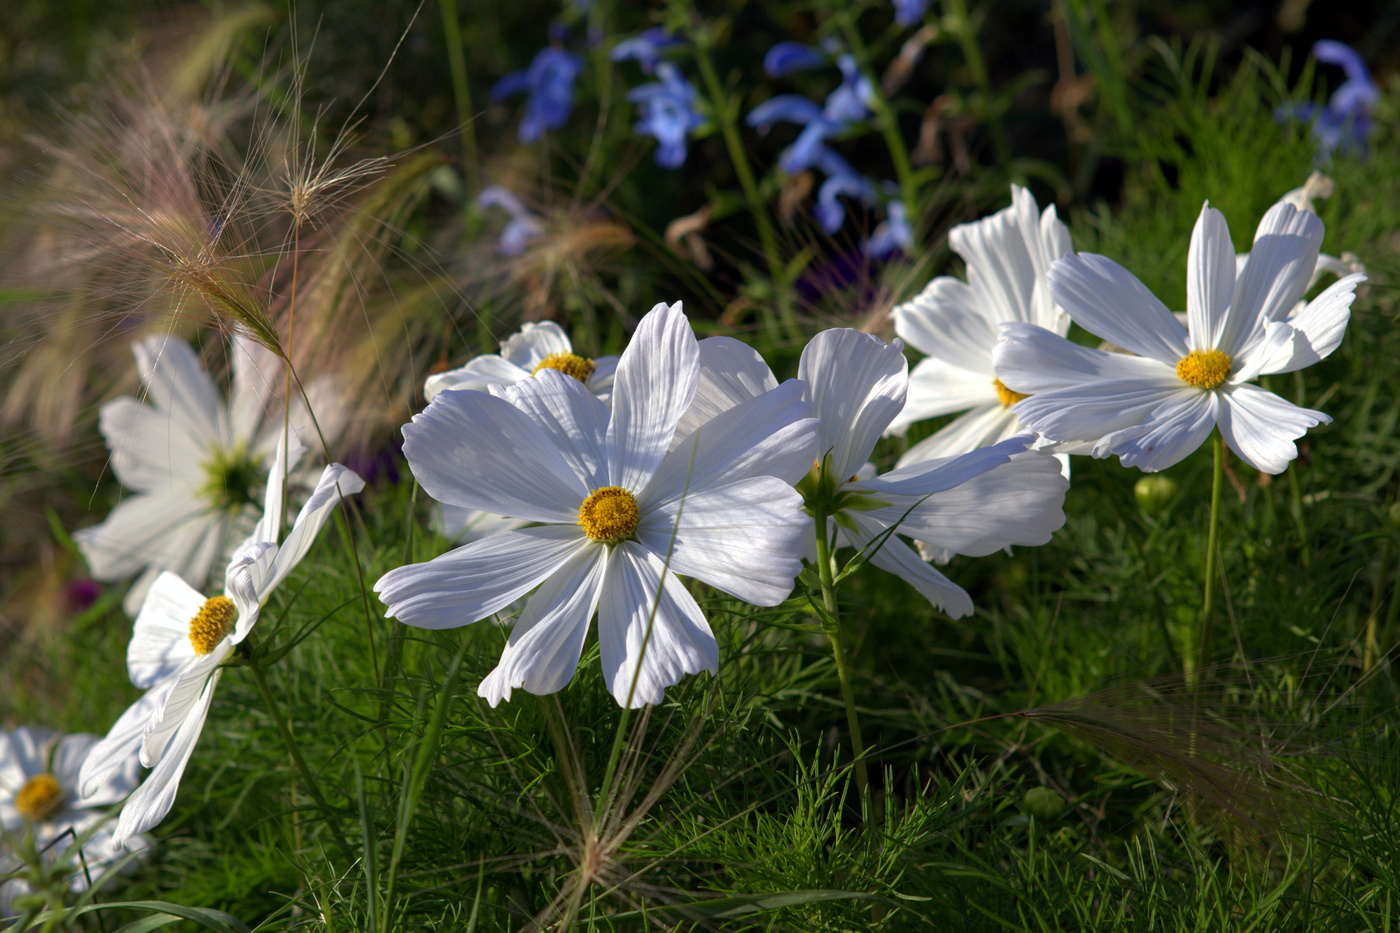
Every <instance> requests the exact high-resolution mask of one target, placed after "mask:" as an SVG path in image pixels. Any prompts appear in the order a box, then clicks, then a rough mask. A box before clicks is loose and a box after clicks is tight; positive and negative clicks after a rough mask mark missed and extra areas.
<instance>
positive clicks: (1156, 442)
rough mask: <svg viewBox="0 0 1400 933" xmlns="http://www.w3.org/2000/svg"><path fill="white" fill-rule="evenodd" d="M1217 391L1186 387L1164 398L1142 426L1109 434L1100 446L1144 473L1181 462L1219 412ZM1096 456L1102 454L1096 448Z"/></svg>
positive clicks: (1208, 431)
mask: <svg viewBox="0 0 1400 933" xmlns="http://www.w3.org/2000/svg"><path fill="white" fill-rule="evenodd" d="M1219 398H1220V396H1219V395H1218V394H1217V393H1216V392H1208V391H1205V390H1203V389H1191V388H1187V389H1183V390H1182V391H1181V392H1179V393H1177V394H1175V395H1172V396H1170V397H1169V398H1167V399H1165V400H1163V402H1162V403H1161V405H1159V406H1158V407H1157V408H1156V409H1155V410H1154V411H1153V412H1152V414H1151V415H1149V416H1148V417H1147V419H1146V420H1144V421H1143V423H1142V424H1140V425H1135V426H1133V427H1130V428H1124V429H1121V430H1118V431H1115V432H1113V433H1111V434H1106V435H1105V436H1104V437H1103V438H1102V439H1101V440H1100V441H1099V445H1100V446H1101V447H1103V448H1106V449H1108V450H1110V451H1112V452H1113V453H1115V454H1117V455H1118V457H1119V459H1120V460H1121V461H1122V463H1123V466H1126V467H1137V468H1138V469H1140V470H1142V471H1143V472H1144V473H1155V472H1157V471H1158V470H1165V469H1166V468H1167V467H1169V466H1171V465H1172V464H1174V463H1180V462H1181V461H1182V460H1184V459H1186V458H1187V457H1188V456H1190V455H1191V453H1192V452H1194V451H1195V450H1196V448H1198V447H1200V446H1201V444H1203V443H1205V439H1206V438H1207V437H1209V436H1210V432H1211V429H1212V428H1214V427H1215V424H1216V420H1217V418H1218V415H1219V409H1220V404H1219ZM1095 455H1096V456H1101V454H1099V452H1098V450H1097V449H1096V450H1095Z"/></svg>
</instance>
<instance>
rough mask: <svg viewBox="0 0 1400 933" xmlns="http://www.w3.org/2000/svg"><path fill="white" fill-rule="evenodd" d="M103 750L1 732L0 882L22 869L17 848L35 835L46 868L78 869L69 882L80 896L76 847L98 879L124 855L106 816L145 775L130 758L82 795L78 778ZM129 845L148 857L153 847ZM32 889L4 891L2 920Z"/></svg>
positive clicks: (23, 730) (9, 885)
mask: <svg viewBox="0 0 1400 933" xmlns="http://www.w3.org/2000/svg"><path fill="white" fill-rule="evenodd" d="M97 743H98V738H97V736H95V735H85V734H73V735H59V734H58V733H57V732H54V731H52V730H49V729H33V728H28V727H20V728H18V729H15V730H13V731H11V732H0V874H4V873H5V872H6V871H7V870H13V869H14V868H15V867H18V865H19V860H18V857H17V856H16V855H15V852H16V848H17V846H18V844H19V842H20V841H21V840H22V839H23V838H24V836H25V834H26V832H27V831H28V830H29V828H30V827H32V828H33V831H34V839H33V842H34V847H35V848H36V849H37V850H39V851H41V852H42V853H43V858H44V860H45V862H46V863H48V864H52V863H53V862H56V861H60V860H62V861H64V862H66V863H67V864H66V866H65V867H66V868H72V869H74V874H73V875H72V877H71V879H70V881H69V885H70V887H71V888H72V890H74V891H82V890H85V889H86V888H87V877H86V876H85V875H84V874H83V872H82V870H81V869H80V868H79V867H78V858H77V854H76V853H70V852H68V849H69V847H70V846H71V845H72V844H73V842H74V840H75V839H76V840H78V841H79V843H80V844H81V846H82V850H81V851H82V858H83V861H85V862H86V864H87V869H88V872H89V873H90V874H91V875H92V877H93V878H96V877H97V876H98V875H100V874H101V873H102V870H103V869H104V868H105V867H106V866H107V865H109V864H111V863H112V862H114V861H116V860H117V859H118V858H120V857H122V856H123V855H125V851H124V850H123V848H122V847H120V846H116V845H114V844H113V842H112V830H111V828H110V827H108V826H105V825H104V823H105V822H106V821H107V815H106V813H105V812H104V809H105V808H106V807H110V806H111V805H112V804H114V803H117V802H119V801H120V800H122V798H124V797H126V795H127V794H129V793H131V790H132V788H134V787H135V786H136V781H137V778H138V776H139V775H140V771H141V767H140V765H139V764H138V762H137V760H136V755H135V754H134V753H133V754H128V755H127V756H126V757H125V758H124V759H122V760H119V761H115V762H114V763H113V766H112V768H111V769H110V770H108V771H107V773H106V774H105V775H104V776H103V778H102V780H100V781H96V782H93V783H92V785H91V786H89V787H87V788H86V789H83V788H81V787H80V786H79V785H80V784H81V782H80V780H79V777H78V775H79V772H80V770H81V769H82V766H83V763H84V761H85V760H86V759H87V757H88V754H89V753H90V752H91V751H92V749H93V748H94V746H96V745H97ZM130 845H131V846H132V847H133V848H137V849H143V848H145V847H146V845H147V842H146V840H145V839H144V838H142V837H139V836H138V837H135V838H133V839H132V840H130ZM6 866H10V867H9V868H7V867H6ZM27 889H28V887H27V885H26V884H25V883H24V882H22V881H10V882H6V883H3V884H0V918H4V917H7V916H9V915H10V910H9V906H10V901H11V900H12V899H13V898H14V897H16V896H18V895H20V894H23V893H25V892H26V891H27Z"/></svg>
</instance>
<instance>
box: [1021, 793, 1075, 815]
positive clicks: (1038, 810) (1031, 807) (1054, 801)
mask: <svg viewBox="0 0 1400 933" xmlns="http://www.w3.org/2000/svg"><path fill="white" fill-rule="evenodd" d="M1021 807H1022V809H1024V810H1025V811H1026V812H1027V813H1029V814H1030V815H1031V816H1033V817H1035V818H1036V819H1038V820H1053V819H1056V818H1058V817H1059V815H1060V814H1061V813H1063V812H1064V809H1065V798H1063V797H1061V796H1060V795H1059V794H1057V793H1055V791H1053V790H1051V789H1050V788H1048V787H1032V788H1031V789H1030V790H1028V791H1026V796H1025V797H1023V798H1022V799H1021Z"/></svg>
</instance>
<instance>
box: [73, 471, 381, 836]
mask: <svg viewBox="0 0 1400 933" xmlns="http://www.w3.org/2000/svg"><path fill="white" fill-rule="evenodd" d="M280 460H281V455H280V451H279V454H278V456H277V457H275V458H274V462H273V468H272V471H271V473H270V478H269V481H268V484H267V496H266V501H265V507H264V511H263V516H262V518H261V519H260V520H259V521H258V524H257V526H256V528H255V529H254V532H253V534H252V536H251V537H250V538H249V539H248V541H247V542H245V543H244V544H243V546H242V547H240V548H239V549H238V551H237V552H236V553H235V554H234V556H233V560H232V561H231V562H230V563H229V565H228V568H227V570H226V571H225V574H224V592H223V595H221V596H214V597H210V598H207V599H206V598H205V597H204V596H203V595H202V594H200V593H199V592H197V591H196V590H195V589H194V588H192V587H191V586H190V585H189V584H188V583H186V582H185V581H184V580H182V579H181V578H180V577H179V576H177V575H176V574H173V573H169V572H166V573H162V574H161V575H160V576H159V577H157V578H156V581H155V583H154V584H152V586H151V589H150V592H149V593H148V594H147V596H146V601H145V603H143V604H142V606H141V611H140V613H138V614H137V616H136V624H135V627H134V629H133V631H132V636H131V642H130V644H128V646H127V651H126V667H127V673H128V674H129V675H130V676H131V682H132V683H134V684H135V685H136V686H138V687H142V688H144V689H146V691H147V692H146V694H145V696H143V697H142V698H141V699H139V700H137V701H136V703H134V704H133V705H132V706H131V707H130V708H129V709H128V710H127V711H126V712H125V713H123V714H122V715H121V717H120V718H119V719H118V720H117V722H116V724H115V725H113V726H112V729H111V731H109V732H108V733H107V736H106V737H105V738H104V739H103V740H102V741H101V742H100V743H98V745H97V747H96V748H94V749H93V750H92V753H91V754H90V755H89V756H88V758H87V760H86V762H85V763H84V764H83V768H82V776H81V782H80V783H81V787H82V789H83V790H85V791H86V790H88V789H89V788H91V787H93V786H96V785H97V784H98V783H99V782H100V781H102V780H103V779H104V778H105V775H106V774H107V773H108V771H109V770H110V769H111V768H112V767H115V766H116V765H117V763H119V762H121V761H124V760H126V758H127V757H128V756H130V755H131V754H132V752H133V751H135V750H136V749H138V748H139V749H140V760H141V764H143V765H145V766H146V767H148V768H153V769H154V770H152V771H151V773H150V774H149V775H148V776H147V777H146V781H145V783H143V784H142V785H141V786H140V787H139V788H137V790H136V792H135V793H134V794H132V795H131V798H130V799H129V800H127V802H126V806H125V807H123V808H122V813H121V818H120V819H119V820H118V821H117V830H116V834H115V841H116V843H117V844H118V845H120V844H123V843H125V842H127V840H129V839H130V838H131V837H132V836H133V835H134V834H136V833H140V832H144V831H146V830H148V829H150V828H151V827H152V826H155V825H156V824H157V823H159V822H160V821H161V820H162V819H164V817H165V815H166V814H167V813H169V812H170V807H171V806H172V805H173V804H174V802H175V793H176V791H177V790H178V789H179V785H180V776H181V775H182V774H184V771H185V766H186V764H188V763H189V760H190V755H191V754H192V753H193V752H194V746H195V743H196V742H197V741H198V739H199V733H200V731H201V730H202V729H203V728H204V718H205V716H206V715H207V714H208V712H209V704H210V701H211V700H212V699H213V696H214V688H215V687H216V686H217V685H218V683H219V675H220V673H221V668H222V665H223V663H224V662H225V661H226V660H228V658H229V656H230V655H231V654H233V652H234V649H235V648H236V647H237V646H238V645H239V643H241V642H242V641H243V640H244V639H245V638H247V637H248V633H249V632H251V631H252V629H253V626H254V625H255V624H256V623H257V621H258V615H259V613H260V612H261V611H262V605H263V603H264V602H266V601H267V598H268V596H269V595H270V594H271V593H272V591H273V590H274V589H276V588H277V586H278V585H279V584H280V583H282V581H283V580H285V579H286V578H287V575H288V574H290V573H291V571H292V568H294V567H295V566H296V565H297V564H298V563H299V562H300V561H301V559H302V558H303V557H305V556H306V553H307V551H309V550H310V549H311V545H312V544H313V543H314V542H315V540H316V535H317V533H318V532H319V531H320V530H321V526H322V525H323V524H325V521H326V519H327V518H328V517H329V515H330V512H331V510H332V509H333V508H335V507H336V505H338V504H339V502H340V499H341V497H342V496H348V495H353V494H355V493H357V492H359V491H360V490H361V489H363V488H364V481H363V480H361V479H360V477H359V476H357V475H356V474H355V473H354V472H353V471H351V470H348V469H346V468H345V467H343V466H341V465H340V464H338V463H332V464H330V465H329V466H327V467H326V468H325V469H324V470H323V471H322V473H321V478H320V481H319V482H318V483H317V484H316V488H315V489H314V490H313V491H312V493H311V497H310V498H309V499H308V500H307V501H306V504H305V505H304V506H302V509H301V512H300V513H299V514H298V515H297V517H296V521H295V522H293V524H292V527H291V529H290V530H289V531H288V532H287V536H286V538H285V539H283V541H282V544H281V546H278V544H277V535H278V532H279V530H280V528H281V522H282V484H281V476H282V470H281V469H280Z"/></svg>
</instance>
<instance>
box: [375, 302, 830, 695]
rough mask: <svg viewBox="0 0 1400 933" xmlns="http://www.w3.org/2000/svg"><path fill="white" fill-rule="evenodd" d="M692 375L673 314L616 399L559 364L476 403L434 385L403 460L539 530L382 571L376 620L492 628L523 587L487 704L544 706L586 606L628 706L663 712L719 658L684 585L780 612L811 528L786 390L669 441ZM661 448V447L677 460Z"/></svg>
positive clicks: (615, 689) (409, 431)
mask: <svg viewBox="0 0 1400 933" xmlns="http://www.w3.org/2000/svg"><path fill="white" fill-rule="evenodd" d="M699 382H700V350H699V347H698V345H697V342H696V340H695V335H694V333H693V332H692V331H691V329H690V324H689V322H688V321H687V320H686V318H685V315H684V314H683V313H682V311H681V305H680V303H679V302H678V303H676V304H675V305H672V306H669V307H668V306H666V305H665V304H659V305H657V306H656V307H655V308H653V309H652V310H651V312H650V313H649V314H647V315H646V316H645V317H644V318H643V319H642V321H641V323H640V325H639V326H638V328H637V331H636V334H635V335H634V336H633V338H632V341H631V343H630V344H629V345H628V347H627V350H626V351H625V352H624V353H623V354H622V356H621V358H620V359H619V361H618V364H617V371H616V379H615V382H614V385H613V392H612V407H611V410H609V408H608V406H606V405H604V404H603V403H602V402H601V401H600V400H599V399H598V398H597V397H596V396H594V395H593V394H592V393H590V392H589V391H588V390H587V389H586V388H585V387H584V386H583V384H582V383H581V382H579V381H578V380H577V379H573V378H570V377H567V376H565V375H563V374H562V373H557V372H541V373H540V374H539V375H538V376H537V378H535V379H530V380H525V381H522V382H520V383H517V384H516V385H514V386H504V387H502V386H497V387H493V388H492V389H491V392H490V394H487V393H482V392H443V393H441V394H440V395H438V396H437V397H436V398H434V399H433V402H432V403H431V404H430V405H429V406H428V407H427V409H426V410H424V411H423V412H421V413H420V414H418V415H416V416H414V419H413V423H412V424H409V425H405V426H404V454H405V455H406V456H407V458H408V461H409V465H410V466H411V467H412V468H413V472H414V475H415V476H416V477H417V479H418V482H419V483H420V484H422V486H423V488H424V489H425V490H426V491H427V492H428V494H429V495H431V496H432V497H433V498H435V499H437V500H438V501H441V502H444V503H447V504H449V505H455V506H459V507H462V508H472V509H481V510H489V511H493V512H496V513H498V514H502V515H506V516H509V517H511V518H515V519H518V520H521V521H528V522H532V523H537V524H534V525H533V526H532V527H528V528H521V529H518V530H514V531H506V532H503V533H501V534H497V535H494V536H492V537H491V538H489V539H486V540H481V541H477V542H474V543H472V544H467V545H464V546H462V547H459V548H457V549H456V550H454V551H450V552H448V553H447V554H444V555H442V556H441V557H438V558H436V559H434V560H431V561H428V562H427V563H423V564H412V565H409V566H405V567H400V568H398V569H396V570H392V571H390V572H389V573H387V574H385V575H384V576H383V577H382V578H380V580H379V582H378V583H376V584H375V590H376V592H378V593H379V597H380V599H382V600H383V601H384V603H385V604H386V605H387V607H388V609H387V614H388V615H390V616H392V617H394V618H397V619H398V620H400V621H402V622H405V623H408V624H410V625H415V626H418V627H421V628H433V629H440V628H450V627H455V626H460V625H466V624H468V623H471V622H475V621H477V620H479V619H484V618H486V617H488V616H490V615H492V614H493V613H496V612H498V611H499V610H501V609H502V608H504V607H506V606H508V605H510V604H511V603H512V602H514V601H515V600H517V599H519V598H520V597H522V596H524V595H525V594H527V593H529V592H530V591H531V590H534V592H533V594H532V595H530V597H529V599H528V600H527V601H526V604H525V609H524V610H523V611H522V612H521V614H520V617H519V618H518V619H517V620H516V622H515V627H514V629H513V631H512V632H511V636H510V640H509V642H508V644H507V646H506V648H505V651H504V653H503V654H502V656H501V661H500V664H499V665H498V666H497V667H496V669H495V670H494V671H492V672H491V674H490V675H489V676H487V677H486V679H485V680H483V681H482V683H481V685H480V688H479V690H478V693H479V694H480V695H481V696H483V697H485V698H486V700H487V701H488V702H489V703H490V704H491V705H492V706H495V705H497V704H498V703H499V702H500V701H501V700H503V699H509V698H510V696H511V692H512V691H513V690H514V689H516V688H523V689H525V690H527V691H529V692H530V693H535V694H548V693H553V692H555V691H557V690H560V689H562V688H563V687H564V686H565V685H566V684H567V683H568V682H569V681H570V680H571V679H572V678H573V675H574V672H575V670H576V669H577V667H578V661H579V656H580V654H581V652H582V650H583V643H584V640H585V637H586V636H587V634H588V627H589V621H590V620H591V619H592V617H593V614H594V611H595V610H596V611H597V614H598V643H599V648H600V650H601V654H602V664H603V674H604V678H605V680H606V682H607V684H608V689H609V690H610V691H611V692H612V695H613V697H614V698H616V699H617V701H618V703H619V704H624V705H625V704H629V703H630V705H632V706H641V705H644V704H648V703H659V702H661V700H662V698H663V695H664V692H665V689H666V688H667V687H669V686H672V685H674V684H676V683H678V682H679V681H680V679H681V678H682V677H683V676H684V675H685V674H694V673H698V672H699V671H702V670H709V671H715V670H717V669H718V665H719V648H718V645H717V643H716V642H715V637H714V634H713V633H712V632H711V631H710V627H709V624H708V623H707V622H706V620H705V616H704V614H703V613H702V612H701V611H700V607H699V606H698V605H697V604H696V602H695V600H694V598H693V597H692V596H691V595H690V593H689V592H688V591H687V590H686V588H685V586H684V585H682V584H681V582H680V580H679V579H678V578H677V576H676V575H677V574H684V575H686V576H690V577H694V578H696V579H697V580H700V581H703V582H705V583H707V584H709V585H711V586H713V587H715V588H716V589H718V590H722V591H723V592H726V593H729V594H730V595H733V596H736V597H738V598H739V599H742V600H745V601H746V602H749V603H752V604H754V605H758V606H775V605H777V604H778V603H780V602H782V601H783V599H785V598H786V597H787V595H788V593H789V592H791V590H792V585H793V580H794V579H795V578H796V576H797V574H798V573H799V571H800V570H801V558H800V555H801V553H802V535H803V529H804V528H805V527H806V524H807V519H806V517H805V516H804V515H803V513H802V511H801V509H802V500H801V497H800V496H799V495H798V494H797V493H796V491H795V490H794V489H793V488H792V482H793V481H794V480H795V479H796V478H797V477H800V476H801V475H802V474H803V473H804V472H806V470H807V467H808V465H809V464H810V463H811V462H812V457H813V456H814V451H815V449H816V439H815V435H814V432H813V423H812V421H811V420H810V419H809V418H808V417H807V408H806V406H805V405H804V404H803V403H802V387H801V385H800V384H799V383H797V382H795V381H794V382H788V383H787V384H785V385H783V386H780V387H778V388H776V389H774V390H773V391H771V392H768V393H766V394H764V395H761V396H759V397H758V398H755V399H752V400H750V401H748V402H746V403H744V404H741V405H738V406H735V407H733V408H731V409H729V410H727V411H724V412H723V413H721V414H719V415H717V416H716V417H714V418H711V419H708V420H705V421H704V423H703V424H702V425H701V426H700V429H699V430H698V431H696V432H695V433H693V434H692V435H691V437H690V441H689V442H688V443H683V444H680V445H679V446H676V447H675V449H671V448H672V442H673V440H674V439H675V437H676V434H677V426H678V425H679V424H680V422H681V420H682V418H683V417H684V416H685V414H686V412H687V411H688V410H689V409H691V408H692V403H693V402H694V400H695V396H696V394H697V384H698V383H699ZM668 451H669V452H668Z"/></svg>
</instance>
